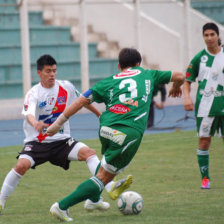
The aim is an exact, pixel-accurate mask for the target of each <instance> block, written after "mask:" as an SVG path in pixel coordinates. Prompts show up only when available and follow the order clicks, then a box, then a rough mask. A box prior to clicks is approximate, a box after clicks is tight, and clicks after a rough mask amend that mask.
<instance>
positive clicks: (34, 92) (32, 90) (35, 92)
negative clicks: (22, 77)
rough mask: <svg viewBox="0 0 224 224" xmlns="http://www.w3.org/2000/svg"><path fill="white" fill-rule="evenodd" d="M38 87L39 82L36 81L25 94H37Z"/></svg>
mask: <svg viewBox="0 0 224 224" xmlns="http://www.w3.org/2000/svg"><path fill="white" fill-rule="evenodd" d="M39 89H40V83H37V84H36V85H34V86H33V87H32V88H31V89H30V90H29V91H28V92H27V94H26V95H33V96H35V95H37V94H38V91H39Z"/></svg>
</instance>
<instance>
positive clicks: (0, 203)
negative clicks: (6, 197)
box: [0, 200, 5, 215]
mask: <svg viewBox="0 0 224 224" xmlns="http://www.w3.org/2000/svg"><path fill="white" fill-rule="evenodd" d="M4 206H5V203H4V202H3V201H2V200H0V215H1V213H2V210H3V209H4Z"/></svg>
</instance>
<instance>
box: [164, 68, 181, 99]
mask: <svg viewBox="0 0 224 224" xmlns="http://www.w3.org/2000/svg"><path fill="white" fill-rule="evenodd" d="M184 79H185V77H184V74H183V73H182V72H177V71H173V72H172V78H171V82H173V86H172V87H171V89H170V91H169V95H168V96H169V97H170V96H171V97H181V96H182V90H181V88H180V87H181V85H183V83H184Z"/></svg>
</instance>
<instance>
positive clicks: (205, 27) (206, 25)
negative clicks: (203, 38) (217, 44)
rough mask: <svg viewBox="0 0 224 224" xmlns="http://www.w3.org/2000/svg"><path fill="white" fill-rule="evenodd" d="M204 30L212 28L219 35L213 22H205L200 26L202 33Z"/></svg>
mask: <svg viewBox="0 0 224 224" xmlns="http://www.w3.org/2000/svg"><path fill="white" fill-rule="evenodd" d="M206 30H214V31H215V32H216V33H217V35H218V36H219V28H218V26H217V25H216V24H215V23H206V24H205V25H204V26H203V28H202V33H203V34H204V32H205V31H206Z"/></svg>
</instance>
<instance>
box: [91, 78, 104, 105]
mask: <svg viewBox="0 0 224 224" xmlns="http://www.w3.org/2000/svg"><path fill="white" fill-rule="evenodd" d="M107 86H108V79H107V78H106V79H103V80H101V81H99V82H98V83H96V84H95V85H94V86H93V87H91V88H90V90H91V91H92V93H91V99H90V101H91V102H97V103H103V102H105V99H106V97H105V96H106V93H105V90H107Z"/></svg>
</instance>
